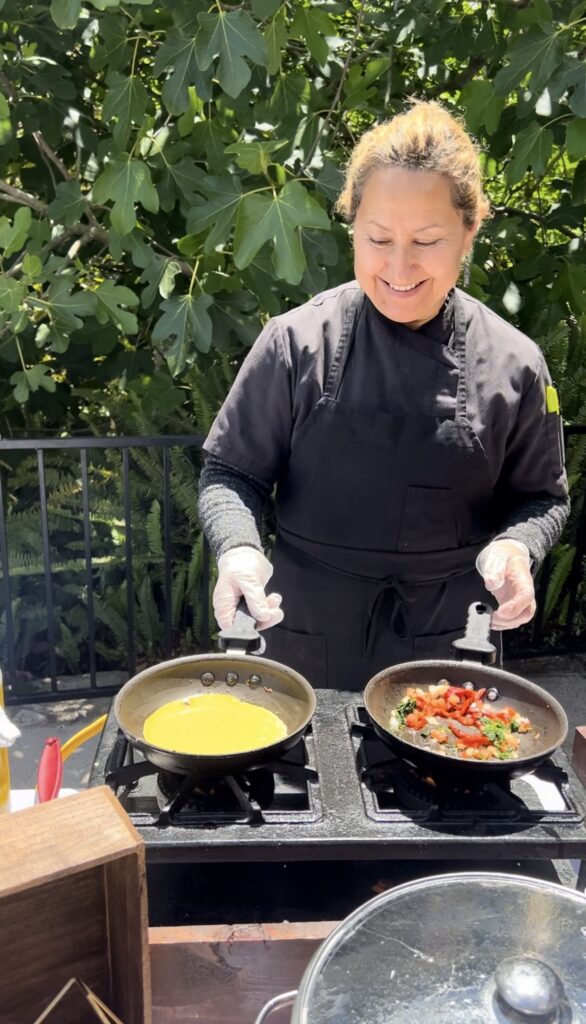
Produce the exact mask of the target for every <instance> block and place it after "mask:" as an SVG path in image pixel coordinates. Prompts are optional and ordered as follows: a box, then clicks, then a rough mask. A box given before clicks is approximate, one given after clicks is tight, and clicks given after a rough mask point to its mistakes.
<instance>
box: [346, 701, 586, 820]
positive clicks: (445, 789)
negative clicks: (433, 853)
mask: <svg viewBox="0 0 586 1024" xmlns="http://www.w3.org/2000/svg"><path fill="white" fill-rule="evenodd" d="M346 713H347V719H348V723H349V727H350V731H351V734H352V737H353V744H354V747H355V753H356V766H357V771H358V774H359V777H360V780H361V791H362V798H363V801H364V805H365V809H366V813H367V815H368V816H369V817H371V818H373V819H374V820H375V821H381V822H389V823H390V822H397V821H400V820H401V819H404V818H409V819H411V820H413V821H417V822H420V823H426V822H429V823H441V824H443V825H448V826H449V825H451V824H453V825H456V824H458V825H462V824H463V823H468V824H470V825H471V826H488V827H490V826H494V827H495V828H498V827H499V826H502V825H504V824H506V823H511V824H517V825H519V826H524V825H531V824H534V823H536V822H542V823H544V824H580V823H581V822H582V821H583V820H584V814H583V812H582V811H581V810H580V808H579V806H578V803H577V802H576V801H575V799H574V797H573V793H572V789H571V786H570V781H569V778H568V773H567V772H566V771H565V770H564V769H563V768H562V767H561V766H559V765H557V764H556V763H555V755H554V756H553V758H550V760H548V761H546V762H545V763H544V764H543V765H539V766H538V767H537V768H536V769H535V771H534V772H533V773H531V774H528V775H523V776H521V777H520V778H518V779H512V780H509V779H503V780H498V781H495V780H491V781H489V782H485V783H482V782H477V781H471V782H466V783H463V784H456V783H454V782H453V781H450V782H448V781H445V782H442V781H440V780H438V779H434V778H433V777H432V775H431V773H429V772H427V771H425V772H424V771H423V770H418V769H416V768H414V767H412V766H411V765H409V764H408V763H407V762H405V761H403V760H402V759H401V758H400V757H398V756H397V755H395V754H394V753H393V752H392V751H391V750H390V749H389V748H388V747H387V746H386V745H385V744H384V743H383V741H382V740H381V739H380V738H379V737H378V736H377V734H376V733H375V731H374V729H373V728H372V726H371V725H370V722H369V720H368V715H367V713H366V710H365V708H364V707H363V706H360V705H359V706H354V707H352V708H348V709H347V712H346Z"/></svg>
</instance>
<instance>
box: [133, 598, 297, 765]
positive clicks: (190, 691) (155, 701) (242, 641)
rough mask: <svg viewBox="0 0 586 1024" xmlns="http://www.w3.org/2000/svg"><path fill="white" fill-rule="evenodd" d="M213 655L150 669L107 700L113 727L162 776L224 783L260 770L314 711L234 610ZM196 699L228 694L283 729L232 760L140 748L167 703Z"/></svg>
mask: <svg viewBox="0 0 586 1024" xmlns="http://www.w3.org/2000/svg"><path fill="white" fill-rule="evenodd" d="M219 646H220V648H221V649H222V651H223V653H221V654H198V655H194V656H192V657H187V658H175V659H174V660H173V661H165V662H163V663H162V664H160V665H153V666H152V667H151V668H147V669H145V670H144V672H140V673H139V674H138V675H136V676H134V678H133V679H130V680H129V681H128V682H127V683H126V684H125V685H124V686H123V687H122V689H121V690H120V692H119V693H118V694H117V696H116V698H115V700H114V714H115V716H116V721H117V722H118V725H119V726H120V728H121V729H122V731H123V733H124V734H125V736H126V737H127V739H129V740H130V742H131V743H132V745H133V746H134V747H136V748H137V749H138V750H140V751H142V753H143V754H144V756H145V757H146V759H147V761H151V762H152V763H153V764H155V765H157V767H159V768H162V769H163V770H165V771H170V772H176V773H177V774H179V775H192V774H197V775H200V776H202V777H216V776H224V775H230V774H232V773H233V772H238V771H242V770H243V769H245V768H250V767H252V766H253V765H260V764H266V763H267V762H269V761H272V760H274V759H275V758H278V757H280V756H281V754H283V753H285V751H287V750H290V749H291V747H293V746H294V745H295V744H296V743H297V741H298V740H299V739H300V737H301V736H302V735H303V733H304V732H305V730H306V729H307V726H308V725H309V723H310V721H311V719H312V717H313V713H314V711H315V704H316V699H315V692H314V690H313V687H312V686H311V685H310V683H308V681H307V679H304V677H303V676H301V675H299V673H298V672H294V671H293V669H290V668H287V667H286V666H285V665H280V664H279V663H278V662H276V661H270V660H269V659H268V658H262V657H260V656H258V657H257V656H256V655H261V654H262V652H263V650H264V639H263V638H262V637H261V636H260V634H259V633H258V632H257V630H256V624H255V621H254V619H253V618H252V616H251V615H250V614H249V613H248V610H247V608H246V605H245V604H244V601H241V602H240V605H239V606H238V611H237V613H236V617H235V619H234V624H233V626H232V627H231V628H230V629H229V630H222V632H221V633H220V634H219ZM197 693H231V694H234V695H235V696H236V697H239V698H240V699H241V700H244V701H246V702H247V703H249V704H257V705H260V706H262V707H263V708H266V709H267V710H268V711H272V712H273V713H274V714H275V715H277V716H278V717H279V718H280V719H281V720H282V721H283V722H284V723H285V725H286V726H287V735H286V736H285V738H284V739H282V740H279V741H278V742H277V743H271V744H270V745H269V746H265V747H257V748H256V749H254V750H246V751H243V752H239V753H234V754H217V755H211V754H206V755H202V754H187V753H184V752H182V751H181V750H166V749H163V748H162V747H155V746H153V745H152V744H151V743H147V741H146V740H145V738H144V734H143V729H144V723H145V721H146V719H147V718H148V716H149V715H150V714H152V712H153V711H156V710H157V708H160V707H161V706H162V705H163V704H167V703H168V702H169V701H172V700H180V699H182V698H184V697H190V696H194V695H195V694H197Z"/></svg>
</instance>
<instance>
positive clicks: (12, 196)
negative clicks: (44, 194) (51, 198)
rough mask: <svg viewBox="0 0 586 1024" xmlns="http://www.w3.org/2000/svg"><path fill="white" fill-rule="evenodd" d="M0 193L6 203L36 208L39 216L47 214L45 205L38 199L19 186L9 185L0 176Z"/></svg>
mask: <svg viewBox="0 0 586 1024" xmlns="http://www.w3.org/2000/svg"><path fill="white" fill-rule="evenodd" d="M0 195H1V196H3V198H4V199H5V201H6V202H8V203H18V204H19V206H30V208H31V209H32V210H36V212H37V213H40V214H41V216H43V217H46V216H47V209H48V207H47V205H46V203H42V202H41V200H40V199H36V198H35V196H32V195H31V194H30V192H23V190H22V189H21V188H16V186H15V185H9V184H8V182H7V181H3V180H2V179H1V178H0Z"/></svg>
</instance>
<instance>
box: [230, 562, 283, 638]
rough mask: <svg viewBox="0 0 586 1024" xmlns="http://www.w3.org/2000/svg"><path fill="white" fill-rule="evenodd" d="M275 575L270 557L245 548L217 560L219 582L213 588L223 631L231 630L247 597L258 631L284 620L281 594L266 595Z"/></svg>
mask: <svg viewBox="0 0 586 1024" xmlns="http://www.w3.org/2000/svg"><path fill="white" fill-rule="evenodd" d="M272 575H273V567H272V565H271V563H270V562H269V560H268V558H265V556H264V555H263V554H262V552H261V551H257V549H256V548H251V547H249V546H248V545H242V546H241V547H239V548H230V550H229V551H225V552H224V554H223V555H220V557H219V558H218V582H217V583H216V586H215V588H214V595H213V604H214V614H215V616H216V621H217V623H218V625H219V627H220V629H229V628H230V626H231V625H232V623H233V622H234V616H235V614H236V608H237V607H238V602H239V601H240V598H241V597H244V598H245V600H246V604H247V605H248V610H249V612H250V614H251V615H253V616H254V618H255V619H256V628H257V629H269V628H270V627H271V626H276V625H277V623H278V622H282V620H283V612H282V611H281V601H282V600H283V598H282V597H281V595H280V594H269V595H268V596H267V594H266V593H265V587H266V585H267V583H268V582H269V580H270V578H271V576H272Z"/></svg>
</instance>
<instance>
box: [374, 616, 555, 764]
mask: <svg viewBox="0 0 586 1024" xmlns="http://www.w3.org/2000/svg"><path fill="white" fill-rule="evenodd" d="M490 623H491V610H490V608H489V607H488V605H485V604H481V603H476V604H473V605H471V606H470V608H469V610H468V623H467V628H466V634H465V636H464V637H462V639H460V640H456V641H455V642H454V644H453V647H454V648H455V651H456V653H457V654H459V655H460V656H462V655H463V656H464V657H465V658H466V660H465V661H455V660H454V661H448V660H444V661H412V662H405V663H404V664H402V665H393V666H392V667H391V668H387V669H384V670H383V671H382V672H379V673H378V675H376V676H374V678H373V679H371V680H370V682H369V683H368V684H367V686H366V689H365V691H364V706H365V708H366V711H367V714H368V716H369V718H370V720H371V722H372V725H373V727H374V729H375V731H376V733H377V734H378V735H379V736H380V738H381V739H382V740H383V742H384V743H386V744H387V746H389V747H390V748H391V749H392V750H393V751H394V752H395V753H396V754H398V755H399V756H400V757H402V758H403V759H404V760H405V761H408V762H409V763H411V764H413V765H415V766H416V767H421V768H425V769H426V770H427V771H431V772H434V773H435V774H438V775H441V776H442V777H445V776H446V775H449V776H450V777H454V778H456V777H457V778H460V779H461V778H466V779H470V778H471V777H474V779H475V780H477V781H479V782H482V781H484V780H486V779H488V778H489V777H490V776H498V777H499V778H501V779H502V778H503V777H511V778H514V777H516V776H518V775H525V774H526V773H527V772H530V771H532V770H533V769H534V768H536V767H537V765H539V764H541V762H542V761H545V760H546V758H548V757H549V756H550V755H551V754H552V753H553V752H554V751H555V750H556V749H557V747H559V746H561V744H562V743H563V742H564V740H565V738H566V736H567V732H568V719H567V717H566V713H565V711H564V709H563V708H562V706H561V704H559V703H558V701H557V700H555V698H554V697H552V696H551V694H549V693H547V692H546V691H545V690H542V689H541V687H539V686H536V685H535V683H531V682H529V680H527V679H523V678H522V677H521V676H516V675H513V674H512V673H511V672H505V671H503V670H502V669H497V668H491V667H489V666H487V665H483V664H482V661H484V660H488V661H490V660H494V657H495V653H496V651H495V648H494V646H493V645H492V644H491V643H490V640H489V636H490ZM472 659H476V660H472ZM440 679H448V680H449V681H450V683H453V685H454V686H463V685H464V684H465V683H466V682H468V681H471V682H472V683H474V687H475V689H480V688H483V687H484V688H486V689H487V690H493V691H494V694H495V695H496V696H495V699H494V702H493V707H494V710H495V711H498V709H499V706H500V707H503V706H504V705H505V704H509V703H510V704H512V705H513V707H514V708H515V709H516V710H517V711H519V713H520V714H521V715H524V716H526V717H527V718H529V719H530V720H531V722H532V724H533V726H534V729H533V732H531V733H527V734H526V735H524V736H521V737H520V738H521V747H520V751H519V757H518V758H515V759H514V760H510V761H472V760H462V759H461V758H459V757H455V756H453V755H446V754H442V753H438V752H437V751H435V750H433V749H430V748H429V746H428V745H426V741H425V740H424V739H422V738H421V737H419V736H418V735H417V734H415V735H413V736H411V735H409V738H407V737H404V736H402V735H397V734H396V733H393V732H392V731H391V728H390V718H391V712H392V711H393V709H394V708H396V706H397V704H398V703H399V702H400V701H401V700H402V699H403V697H404V696H405V694H406V691H407V689H408V688H409V687H411V686H421V687H427V686H429V685H430V684H435V683H439V681H440ZM536 734H538V736H539V738H538V739H536Z"/></svg>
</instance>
